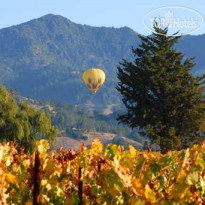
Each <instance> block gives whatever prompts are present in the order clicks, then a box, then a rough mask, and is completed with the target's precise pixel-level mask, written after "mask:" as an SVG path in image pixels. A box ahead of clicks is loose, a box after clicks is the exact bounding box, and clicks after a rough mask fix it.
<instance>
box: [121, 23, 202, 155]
mask: <svg viewBox="0 0 205 205" xmlns="http://www.w3.org/2000/svg"><path fill="white" fill-rule="evenodd" d="M154 29H155V33H153V34H152V35H150V36H147V37H145V36H142V35H139V37H140V39H141V41H142V42H141V45H140V46H139V47H138V48H136V49H132V52H133V54H134V56H135V60H134V61H133V62H130V61H127V60H125V59H123V61H122V63H120V66H118V79H119V83H118V86H117V90H118V91H119V92H120V93H121V95H122V101H123V103H124V105H125V107H126V109H127V112H126V113H125V114H123V115H121V116H119V117H118V121H119V122H121V123H125V124H128V125H129V126H130V127H132V128H135V127H139V128H141V129H142V130H143V131H144V132H145V134H146V135H148V136H149V137H150V139H151V140H152V142H153V143H154V142H155V143H157V144H158V145H159V146H160V149H161V152H162V153H166V152H167V151H168V150H171V149H181V148H185V147H188V146H190V145H192V144H193V143H199V142H200V141H201V140H202V138H203V137H204V135H205V130H204V123H205V101H204V96H203V93H202V92H200V89H201V86H202V85H203V82H204V79H205V76H201V77H194V76H193V75H192V74H191V72H190V71H191V70H192V69H193V67H194V66H195V64H194V62H193V58H187V59H184V55H183V53H181V52H179V51H178V50H177V49H176V48H175V47H174V46H175V44H176V43H177V41H178V40H179V38H180V37H179V36H168V35H167V33H168V29H167V28H165V29H161V28H158V27H157V26H154Z"/></svg>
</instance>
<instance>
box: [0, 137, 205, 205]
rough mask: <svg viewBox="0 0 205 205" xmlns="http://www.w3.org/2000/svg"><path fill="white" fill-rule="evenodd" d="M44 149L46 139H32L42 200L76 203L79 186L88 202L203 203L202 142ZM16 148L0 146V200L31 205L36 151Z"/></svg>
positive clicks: (204, 163)
mask: <svg viewBox="0 0 205 205" xmlns="http://www.w3.org/2000/svg"><path fill="white" fill-rule="evenodd" d="M49 148H50V146H49V144H48V142H47V141H46V140H41V141H39V142H37V147H36V150H37V151H38V153H39V158H40V166H39V173H38V175H39V180H40V200H41V203H43V204H66V205H67V204H68V205H69V204H78V203H79V200H80V199H79V189H82V190H81V191H82V193H83V194H82V197H83V202H84V203H85V204H88V205H92V204H96V203H97V204H109V205H112V204H113V205H115V204H119V205H120V204H122V205H124V204H125V205H126V204H127V205H128V204H134V205H138V204H139V205H141V204H145V205H146V204H147V205H149V204H150V205H152V204H156V205H158V204H159V205H164V204H166V203H167V204H168V203H169V204H179V205H183V204H188V203H190V204H191V203H192V204H202V203H205V200H204V198H205V144H202V145H195V146H193V147H191V148H189V149H187V150H182V151H179V152H177V151H174V152H169V153H167V154H166V155H161V154H160V153H159V152H151V153H148V152H141V151H139V150H136V149H135V148H134V147H133V146H130V147H129V150H124V148H123V147H122V146H117V145H112V144H110V145H107V146H104V145H103V144H102V143H101V142H100V141H99V139H95V140H94V142H93V143H92V145H91V147H90V148H86V147H84V146H83V145H82V146H81V148H80V150H79V151H78V152H75V151H69V150H58V151H50V152H48V149H49ZM18 149H19V148H18ZM18 149H17V148H16V147H15V145H14V144H9V143H8V144H6V145H0V201H3V202H4V203H5V204H32V200H31V199H32V194H33V183H34V182H33V171H32V170H33V167H34V162H35V153H34V154H33V155H27V154H25V153H23V152H22V151H19V150H18ZM79 170H80V173H79ZM79 183H80V184H81V185H82V186H81V185H79ZM80 187H81V188H80Z"/></svg>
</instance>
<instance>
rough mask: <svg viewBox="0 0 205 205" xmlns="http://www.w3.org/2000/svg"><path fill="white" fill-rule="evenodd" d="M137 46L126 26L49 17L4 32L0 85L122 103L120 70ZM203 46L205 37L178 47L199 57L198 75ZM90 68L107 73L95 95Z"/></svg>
mask: <svg viewBox="0 0 205 205" xmlns="http://www.w3.org/2000/svg"><path fill="white" fill-rule="evenodd" d="M139 42H140V41H139V38H138V36H137V33H136V32H135V31H133V30H132V29H130V28H128V27H123V28H106V27H92V26H87V25H80V24H76V23H73V22H71V21H70V20H68V19H66V18H64V17H62V16H58V15H52V14H49V15H46V16H43V17H41V18H39V19H34V20H32V21H29V22H27V23H24V24H21V25H17V26H12V27H9V28H5V29H1V30H0V82H2V83H4V84H6V85H7V86H9V87H12V88H13V89H16V90H18V91H20V93H21V94H22V95H24V96H30V97H34V98H39V99H42V100H54V101H66V102H68V103H71V104H80V105H92V106H94V107H96V108H98V109H101V108H105V107H107V106H108V105H112V104H118V103H120V96H119V94H118V93H117V91H116V90H115V86H116V83H117V79H116V67H117V65H118V64H119V62H120V61H121V59H122V58H126V59H131V58H132V53H131V46H133V47H136V46H138V45H139ZM204 46H205V35H200V36H185V37H183V38H182V39H181V40H180V42H179V44H178V45H177V47H178V48H179V49H180V50H181V51H183V52H184V53H185V55H186V57H195V62H196V68H195V70H194V72H195V74H198V73H200V72H204V70H205V52H203V50H204ZM90 67H99V68H102V69H103V70H104V71H105V72H106V75H107V79H106V83H105V85H104V86H103V87H102V88H101V90H100V91H99V92H98V93H97V95H96V96H95V97H93V96H92V94H91V93H90V92H89V90H88V89H87V88H86V87H85V86H84V85H83V83H82V80H81V75H82V72H83V71H84V70H86V69H88V68H90Z"/></svg>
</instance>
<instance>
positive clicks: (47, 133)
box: [0, 86, 57, 152]
mask: <svg viewBox="0 0 205 205" xmlns="http://www.w3.org/2000/svg"><path fill="white" fill-rule="evenodd" d="M56 134H57V130H56V129H55V127H54V126H53V125H52V122H51V119H50V117H49V116H48V115H47V114H46V113H45V112H44V111H42V110H39V111H37V110H35V109H34V108H32V107H31V106H29V105H27V104H19V105H18V104H17V103H16V101H15V99H14V97H13V96H12V94H11V93H10V92H9V91H8V90H7V89H6V88H5V87H4V86H0V141H1V142H7V141H15V142H17V143H19V144H21V145H24V146H25V149H26V151H30V152H32V150H33V148H34V146H35V142H36V140H38V139H42V138H44V139H48V140H49V141H52V140H53V139H54V137H55V135H56Z"/></svg>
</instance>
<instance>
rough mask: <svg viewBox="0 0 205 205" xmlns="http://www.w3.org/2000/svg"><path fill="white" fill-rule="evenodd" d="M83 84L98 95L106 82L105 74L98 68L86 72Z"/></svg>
mask: <svg viewBox="0 0 205 205" xmlns="http://www.w3.org/2000/svg"><path fill="white" fill-rule="evenodd" d="M83 82H84V83H85V84H86V85H87V87H88V88H89V89H90V90H91V91H92V92H93V93H96V92H97V91H98V90H99V88H100V86H101V85H102V84H103V83H104V82H105V73H104V71H103V70H101V69H98V68H92V69H89V70H86V71H85V72H84V73H83Z"/></svg>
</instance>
